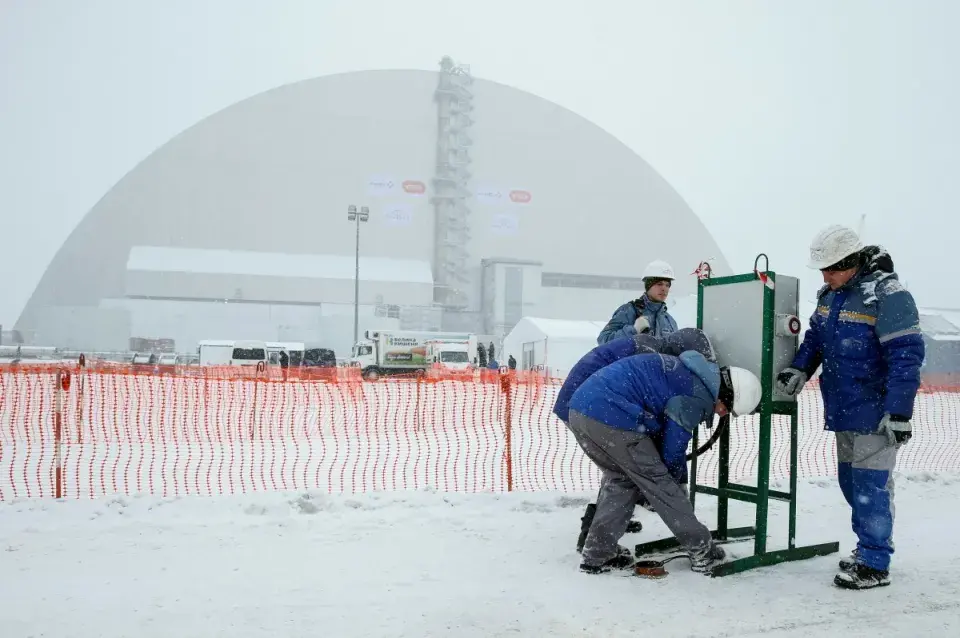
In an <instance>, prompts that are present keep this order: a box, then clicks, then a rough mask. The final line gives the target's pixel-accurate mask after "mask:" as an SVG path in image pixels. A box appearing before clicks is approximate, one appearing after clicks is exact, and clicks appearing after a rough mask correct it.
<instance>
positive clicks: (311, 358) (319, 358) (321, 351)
mask: <svg viewBox="0 0 960 638" xmlns="http://www.w3.org/2000/svg"><path fill="white" fill-rule="evenodd" d="M303 367H305V368H336V367H337V355H336V354H334V352H333V350H331V349H329V348H307V349H306V350H304V351H303Z"/></svg>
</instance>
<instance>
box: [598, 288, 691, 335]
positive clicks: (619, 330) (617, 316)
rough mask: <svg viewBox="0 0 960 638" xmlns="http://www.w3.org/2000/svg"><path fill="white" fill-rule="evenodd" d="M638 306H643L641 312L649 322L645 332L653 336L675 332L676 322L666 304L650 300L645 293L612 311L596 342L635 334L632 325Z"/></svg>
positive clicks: (637, 314)
mask: <svg viewBox="0 0 960 638" xmlns="http://www.w3.org/2000/svg"><path fill="white" fill-rule="evenodd" d="M638 306H642V307H643V314H644V316H645V317H646V318H647V321H649V322H650V330H649V332H647V333H645V334H650V335H652V336H654V337H662V336H664V335H667V334H669V333H671V332H676V330H677V322H676V321H675V320H674V318H673V317H671V316H670V313H669V312H668V311H667V304H665V303H661V302H658V301H651V300H650V298H649V297H647V295H646V294H644V295H643V296H642V297H640V298H639V299H636V300H634V301H628V302H627V303H625V304H623V305H622V306H620V307H619V308H617V309H616V310H615V311H614V312H613V316H612V317H610V321H608V322H607V325H606V326H604V327H603V330H601V331H600V335H599V336H598V337H597V343H598V344H603V343H609V342H611V341H613V340H614V339H620V338H621V337H632V336H634V335H635V334H637V329H636V328H634V327H633V322H634V321H636V320H637V317H639V316H640V311H639V310H638Z"/></svg>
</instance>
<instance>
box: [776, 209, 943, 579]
mask: <svg viewBox="0 0 960 638" xmlns="http://www.w3.org/2000/svg"><path fill="white" fill-rule="evenodd" d="M808 265H809V267H810V268H816V269H817V270H819V271H820V272H821V273H822V275H823V282H824V284H825V285H824V286H823V287H822V288H820V291H819V292H818V293H817V308H816V310H815V311H814V313H813V316H812V317H810V329H809V330H807V333H806V334H805V335H804V337H803V343H802V344H800V349H799V350H798V351H797V354H796V356H795V357H794V358H793V362H792V363H791V364H790V367H788V368H786V369H785V370H783V371H782V372H781V373H780V374H779V375H777V389H778V390H779V391H780V392H781V393H782V394H786V395H790V396H796V395H798V394H800V392H801V390H803V386H804V384H806V382H807V379H809V378H810V377H812V376H813V374H814V373H815V372H816V371H817V369H818V368H819V369H820V394H821V395H822V396H823V411H824V421H825V428H826V429H827V430H832V431H833V432H835V433H836V438H837V478H838V482H839V483H840V489H841V491H842V492H843V496H844V498H845V499H846V501H847V504H848V505H849V506H850V509H851V510H852V518H851V523H852V525H853V531H854V533H856V535H857V539H858V542H857V547H856V549H855V550H854V551H853V553H852V555H851V556H850V557H849V558H843V559H841V560H840V572H839V573H838V574H837V575H836V576H835V577H834V580H833V582H834V584H835V585H837V586H838V587H843V588H846V589H870V588H873V587H882V586H884V585H889V584H890V556H891V555H892V554H893V512H894V507H893V469H894V467H895V466H896V463H897V450H899V449H900V447H901V446H903V445H904V444H906V443H907V442H908V441H909V440H910V437H911V436H912V434H913V433H912V430H911V427H910V419H911V418H912V417H913V404H914V400H915V399H916V396H917V391H918V390H919V388H920V366H921V364H922V363H923V357H924V354H925V346H924V343H923V335H922V334H921V332H920V317H919V313H918V311H917V305H916V302H915V301H914V299H913V296H912V295H911V294H910V293H909V292H907V289H906V288H904V287H903V284H901V283H900V281H899V279H898V277H897V274H896V272H895V271H894V269H893V259H891V257H890V255H889V254H888V253H887V252H886V251H885V250H883V248H881V247H879V246H866V247H864V246H863V245H862V244H861V242H860V237H859V236H858V235H857V233H856V232H855V231H854V230H853V229H851V228H847V227H845V226H829V227H827V228H825V229H823V230H822V231H820V233H818V234H817V236H816V237H814V239H813V242H812V243H811V244H810V263H809V264H808Z"/></svg>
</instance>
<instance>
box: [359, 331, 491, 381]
mask: <svg viewBox="0 0 960 638" xmlns="http://www.w3.org/2000/svg"><path fill="white" fill-rule="evenodd" d="M364 336H365V337H366V339H365V340H363V341H360V342H359V343H357V344H356V345H354V346H353V351H352V353H351V357H350V364H351V365H353V366H356V367H359V368H360V369H361V371H362V374H363V377H364V378H365V379H376V378H377V377H379V376H381V375H391V374H404V373H423V372H425V371H426V370H427V369H428V368H431V367H434V364H435V363H436V364H439V367H441V368H443V367H451V368H453V369H465V368H468V367H470V366H474V367H475V366H476V363H477V361H476V359H477V335H475V334H468V333H463V332H412V331H406V330H376V331H370V330H368V331H366V332H365V333H364Z"/></svg>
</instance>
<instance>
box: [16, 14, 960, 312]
mask: <svg viewBox="0 0 960 638" xmlns="http://www.w3.org/2000/svg"><path fill="white" fill-rule="evenodd" d="M957 24H960V2H957V1H956V0H899V1H886V0H858V1H852V0H820V1H813V0H802V1H800V0H797V1H793V2H786V1H774V0H770V1H768V2H761V1H760V0H744V1H732V0H730V1H721V0H714V1H710V2H707V1H701V2H681V1H677V0H669V1H668V0H662V1H661V2H645V1H639V0H625V1H623V2H602V1H600V0H595V1H592V2H585V1H584V2H573V1H572V0H566V1H563V0H538V1H533V0H510V1H500V0H474V1H473V2H451V1H449V0H447V1H442V0H438V1H435V2H434V1H426V0H423V1H421V0H403V1H389V0H383V1H380V2H365V1H363V0H343V1H337V2H334V1H321V0H315V1H306V0H303V1H299V2H298V1H293V0H289V1H288V0H262V1H253V0H216V1H214V0H207V1H204V0H164V1H163V2H161V1H154V2H147V1H138V0H0V211H2V212H0V214H2V222H3V224H2V230H0V237H2V238H3V242H2V246H3V257H4V262H5V264H6V265H5V273H6V274H5V276H4V277H3V278H2V282H3V283H2V285H0V323H2V324H3V325H5V326H10V325H12V324H13V322H14V321H15V320H16V318H17V317H18V316H19V313H20V311H21V309H22V307H23V305H24V304H25V303H26V301H27V299H28V297H29V296H30V294H31V292H32V291H33V289H34V287H35V286H36V283H37V281H38V280H39V279H40V277H41V275H42V274H43V271H44V270H45V268H46V266H47V264H48V263H49V261H50V260H51V259H52V257H53V255H54V254H55V252H56V251H57V249H58V248H59V246H60V245H61V244H62V243H63V241H64V240H65V239H66V238H67V236H68V235H69V234H70V232H71V231H72V230H73V228H74V227H75V226H76V225H77V223H78V222H79V221H80V220H81V218H82V217H83V216H84V215H85V214H86V213H87V212H88V211H89V210H90V208H91V207H92V206H93V205H94V204H95V203H96V202H97V200H98V199H99V198H100V197H102V196H103V195H104V194H105V193H106V192H107V191H108V190H109V189H110V188H111V187H112V186H113V185H114V184H115V183H116V182H117V181H118V180H119V179H120V178H121V177H122V176H123V175H124V174H125V173H126V172H128V171H129V170H130V169H132V168H133V167H134V166H135V165H136V164H137V163H138V162H139V161H141V160H142V159H144V157H146V156H147V155H149V154H150V153H151V152H152V151H153V150H155V149H156V148H157V147H158V146H160V145H162V144H164V143H165V142H167V141H168V140H169V139H170V138H171V137H173V136H174V135H176V134H177V133H179V132H181V131H182V130H183V129H185V128H187V127H189V126H191V125H193V124H195V123H196V122H198V121H199V120H201V119H203V118H204V117H206V116H208V115H210V114H212V113H215V112H216V111H218V110H220V109H223V108H225V107H227V106H230V105H231V104H233V103H235V102H237V101H239V100H242V99H244V98H247V97H250V96H252V95H255V94H257V93H260V92H263V91H266V90H269V89H272V88H274V87H277V86H279V85H282V84H286V83H289V82H296V81H298V80H303V79H306V78H311V77H316V76H321V75H327V74H331V73H340V72H345V71H355V70H365V69H410V68H414V69H426V70H436V69H437V62H438V60H439V58H440V57H441V56H442V55H444V54H449V55H451V56H453V57H454V59H456V60H457V61H458V62H463V63H467V64H470V66H471V69H472V72H473V73H474V75H476V76H478V77H482V78H485V79H489V80H494V81H497V82H501V83H504V84H508V85H511V86H515V87H517V88H520V89H523V90H525V91H529V92H532V93H535V94H537V95H540V96H542V97H544V98H547V99H549V100H552V101H554V102H557V103H558V104H560V105H562V106H564V107H566V108H569V109H571V110H573V111H575V112H577V113H579V114H580V115H582V116H584V117H586V118H588V119H590V120H591V121H593V122H595V123H596V124H598V125H599V126H601V127H602V128H604V129H606V130H607V131H609V132H610V133H612V134H613V135H615V136H617V137H618V138H619V139H621V140H622V141H623V142H625V143H626V144H627V145H629V146H630V147H631V148H633V149H634V150H635V151H636V152H637V153H638V154H639V155H641V156H642V157H643V158H644V159H645V160H647V161H648V162H649V163H650V164H651V165H652V166H653V167H654V168H655V169H656V170H657V171H658V172H659V173H660V174H661V175H663V176H664V177H665V178H666V179H667V181H668V182H670V183H671V185H672V186H673V187H674V188H676V189H677V190H678V191H679V193H680V195H681V196H682V197H683V198H684V199H685V200H686V201H687V202H688V203H689V204H690V206H691V207H692V208H693V210H694V211H695V212H696V213H697V214H698V215H699V216H700V218H701V219H702V220H703V222H704V223H705V224H706V226H707V227H708V228H709V229H710V230H711V232H712V233H713V234H714V236H715V237H716V239H717V241H718V242H719V244H720V246H721V248H722V249H723V251H724V253H725V256H726V257H727V259H728V260H729V262H730V264H731V266H732V267H733V269H734V271H736V272H745V271H749V270H750V269H751V268H752V265H753V258H754V256H755V255H756V254H757V253H759V252H766V253H768V254H769V255H770V257H771V268H772V269H774V270H777V271H780V272H784V273H786V274H794V275H801V276H802V277H803V280H802V286H803V291H802V292H803V293H804V294H803V296H804V297H805V298H810V297H812V295H813V293H814V291H815V288H816V286H817V285H818V279H817V273H812V272H811V271H808V270H806V269H805V268H804V264H805V258H806V253H807V247H808V244H809V241H810V238H811V237H812V236H813V234H815V232H816V231H817V230H818V229H819V228H820V227H821V226H824V225H826V224H829V223H849V224H851V225H855V224H856V223H857V222H858V220H859V218H860V215H861V214H866V215H867V222H866V233H865V235H866V236H865V239H866V240H868V241H871V242H879V243H881V244H883V245H884V246H886V247H887V248H888V249H889V250H890V251H891V252H892V254H893V256H894V259H895V262H896V264H897V268H898V270H899V271H900V273H901V278H902V279H905V280H906V282H907V284H908V286H909V288H910V290H911V291H912V292H913V293H914V294H915V295H916V297H917V300H918V303H919V304H920V305H921V306H951V307H960V291H958V290H957V286H956V284H955V283H954V280H952V279H950V278H949V273H950V272H952V267H951V266H950V261H949V258H948V255H949V251H948V246H949V247H951V248H953V249H954V250H956V248H955V245H956V240H957V229H958V227H960V222H958V221H954V218H956V216H957V214H958V212H960V206H958V203H960V177H958V173H960V159H958V153H960V150H958V149H960V124H958V114H960V88H958V86H960V85H958V82H957V74H958V71H957V69H958V67H960V64H958V63H960V38H957V37H956V26H957ZM650 230H651V233H650V239H651V240H658V239H659V238H662V237H664V236H665V235H667V234H668V233H669V223H668V222H666V221H663V222H660V223H657V224H655V225H654V224H651V229H650ZM598 232H602V231H598ZM642 240H644V238H638V241H642ZM673 240H675V241H682V240H683V233H682V229H679V231H678V232H676V233H675V235H674V237H673ZM91 249H95V247H91ZM642 267H643V264H638V273H639V270H640V269H642ZM638 273H622V274H624V275H638Z"/></svg>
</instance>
